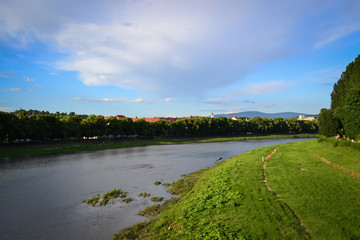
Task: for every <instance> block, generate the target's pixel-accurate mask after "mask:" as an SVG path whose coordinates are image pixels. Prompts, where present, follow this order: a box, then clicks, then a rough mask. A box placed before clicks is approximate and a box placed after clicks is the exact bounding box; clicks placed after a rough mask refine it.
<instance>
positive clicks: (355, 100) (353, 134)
mask: <svg viewBox="0 0 360 240" xmlns="http://www.w3.org/2000/svg"><path fill="white" fill-rule="evenodd" d="M319 133H320V134H321V135H325V136H327V137H333V136H336V135H341V136H346V137H347V138H350V139H356V140H360V55H358V56H357V58H355V61H353V62H351V63H349V64H348V65H347V67H346V70H345V71H344V72H343V73H342V74H341V77H340V79H339V80H338V81H337V82H336V83H335V84H334V88H333V91H332V93H331V107H330V109H326V108H323V109H321V111H320V114H319Z"/></svg>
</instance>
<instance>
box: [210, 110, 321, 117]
mask: <svg viewBox="0 0 360 240" xmlns="http://www.w3.org/2000/svg"><path fill="white" fill-rule="evenodd" d="M299 115H305V116H317V115H318V114H307V113H297V112H280V113H263V112H258V111H246V112H238V113H227V114H215V115H214V117H232V116H236V117H247V118H253V117H261V118H264V117H267V118H270V119H273V118H278V117H281V118H283V119H288V118H299Z"/></svg>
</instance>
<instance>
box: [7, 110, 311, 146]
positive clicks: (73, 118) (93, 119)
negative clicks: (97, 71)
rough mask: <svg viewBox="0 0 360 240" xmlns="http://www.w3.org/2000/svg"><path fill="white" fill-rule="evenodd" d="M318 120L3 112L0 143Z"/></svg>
mask: <svg viewBox="0 0 360 240" xmlns="http://www.w3.org/2000/svg"><path fill="white" fill-rule="evenodd" d="M317 131H318V126H317V122H316V121H299V120H296V119H285V120H284V119H282V118H276V119H269V118H259V117H255V118H252V119H250V120H247V119H245V118H239V119H238V120H232V119H231V118H225V117H218V118H207V117H199V118H191V119H188V118H183V119H179V120H177V121H175V122H172V123H171V122H168V121H166V120H160V121H155V122H146V121H145V120H144V119H138V120H136V121H133V120H132V119H130V118H121V119H116V118H115V117H110V118H107V119H105V118H104V116H101V115H93V114H92V115H89V116H87V115H77V114H75V113H72V114H60V113H59V114H49V113H47V112H39V111H37V112H35V111H34V110H29V111H25V110H21V111H16V114H15V113H5V112H0V141H1V142H3V141H5V140H7V141H8V142H12V141H15V140H17V141H21V140H27V139H29V140H32V141H44V140H47V141H49V140H78V139H84V138H85V139H90V138H91V139H93V138H128V137H140V138H142V137H145V138H153V137H155V136H174V137H212V136H239V135H240V136H241V135H250V134H251V135H254V134H270V133H272V134H273V133H277V134H279V133H317Z"/></svg>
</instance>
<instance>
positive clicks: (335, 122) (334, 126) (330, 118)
mask: <svg viewBox="0 0 360 240" xmlns="http://www.w3.org/2000/svg"><path fill="white" fill-rule="evenodd" d="M333 112H334V111H333V110H331V109H326V108H323V109H321V111H320V114H319V134H321V135H324V136H326V137H334V136H336V135H337V134H341V130H340V129H341V122H340V120H339V119H338V118H336V117H334V115H333Z"/></svg>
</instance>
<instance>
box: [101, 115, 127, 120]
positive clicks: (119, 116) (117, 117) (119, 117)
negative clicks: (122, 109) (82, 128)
mask: <svg viewBox="0 0 360 240" xmlns="http://www.w3.org/2000/svg"><path fill="white" fill-rule="evenodd" d="M109 118H111V117H104V119H109ZM114 118H116V119H117V120H119V119H121V118H126V117H125V116H124V115H116V116H114Z"/></svg>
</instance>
